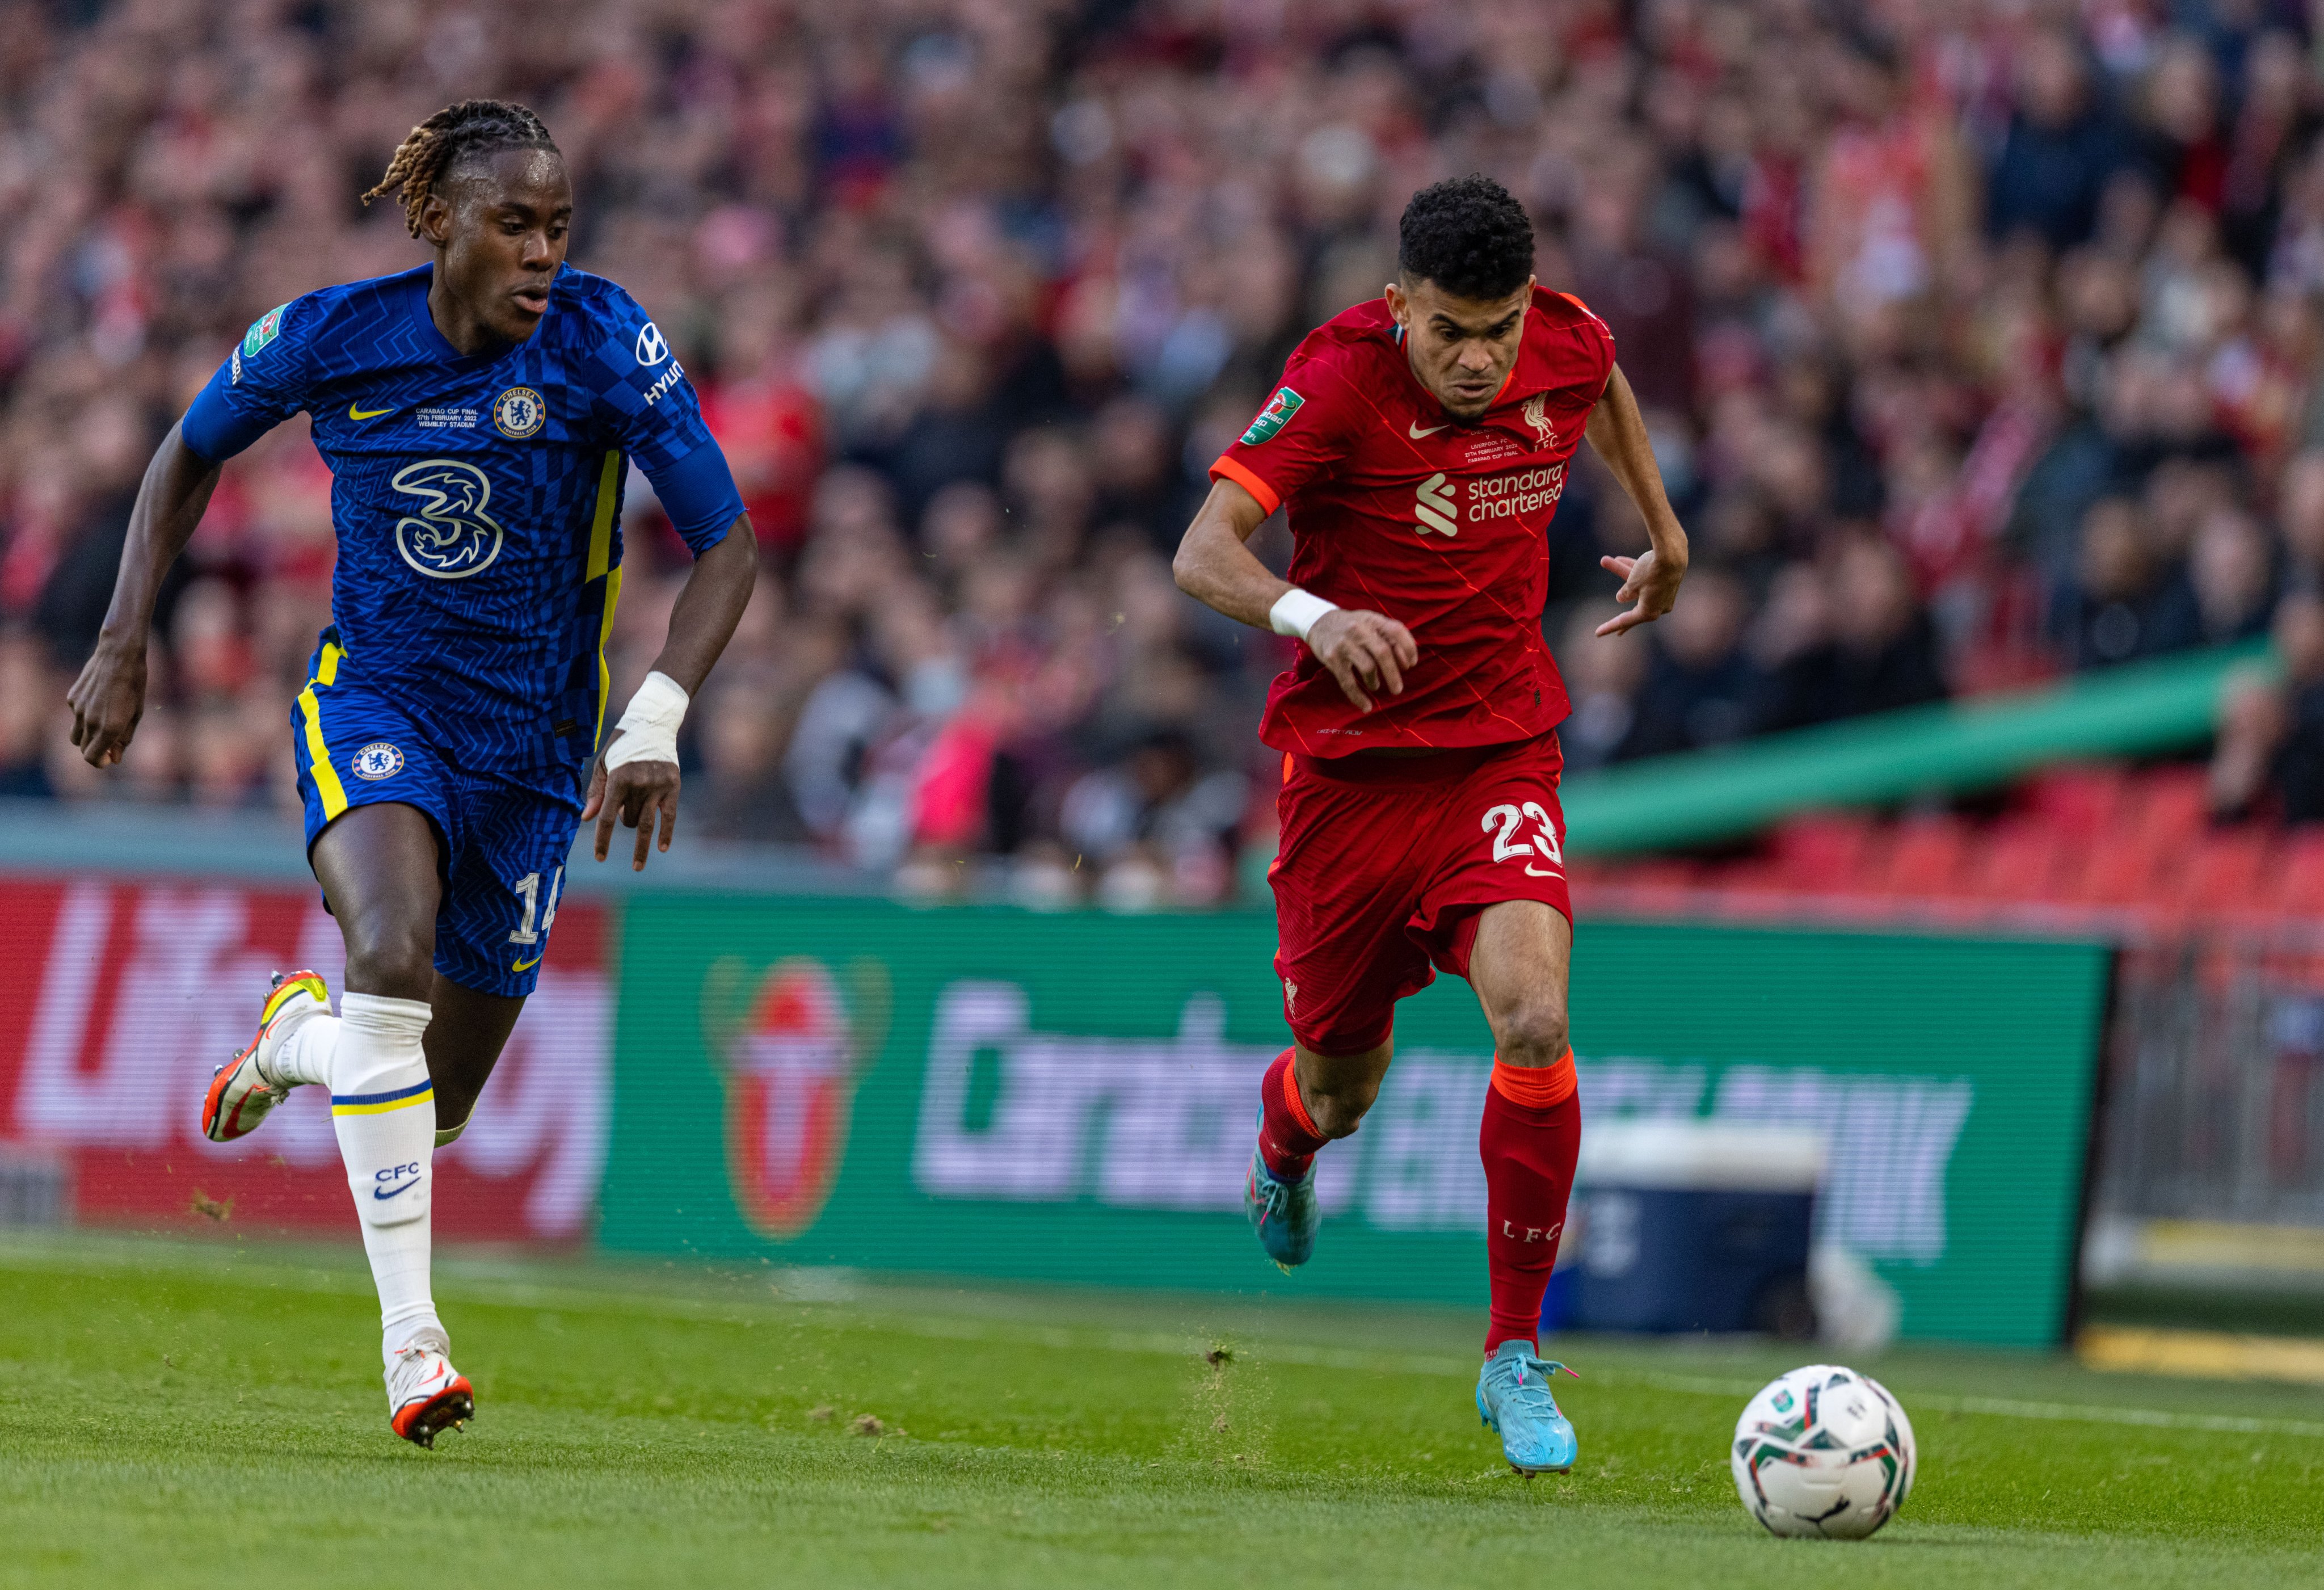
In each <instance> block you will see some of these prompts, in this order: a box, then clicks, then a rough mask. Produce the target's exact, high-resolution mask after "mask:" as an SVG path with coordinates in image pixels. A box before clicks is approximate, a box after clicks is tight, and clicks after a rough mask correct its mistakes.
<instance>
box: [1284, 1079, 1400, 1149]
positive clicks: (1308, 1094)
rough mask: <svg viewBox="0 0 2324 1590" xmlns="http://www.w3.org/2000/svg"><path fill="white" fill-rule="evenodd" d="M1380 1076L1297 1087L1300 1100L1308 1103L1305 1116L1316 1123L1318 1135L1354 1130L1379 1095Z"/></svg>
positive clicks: (1339, 1135) (1336, 1135)
mask: <svg viewBox="0 0 2324 1590" xmlns="http://www.w3.org/2000/svg"><path fill="white" fill-rule="evenodd" d="M1379 1090H1380V1085H1379V1078H1378V1077H1351V1078H1350V1079H1349V1080H1347V1081H1345V1082H1342V1083H1339V1084H1337V1085H1335V1086H1328V1087H1312V1088H1311V1087H1308V1086H1305V1084H1303V1085H1302V1086H1301V1087H1300V1090H1299V1091H1300V1094H1301V1098H1300V1102H1301V1103H1302V1104H1304V1105H1306V1106H1307V1118H1308V1119H1309V1120H1311V1121H1313V1122H1314V1123H1315V1132H1316V1134H1317V1135H1318V1136H1321V1137H1325V1138H1333V1139H1336V1138H1342V1137H1346V1136H1348V1135H1349V1134H1351V1132H1354V1131H1355V1129H1356V1128H1357V1127H1358V1126H1359V1125H1360V1124H1361V1123H1362V1122H1363V1118H1364V1113H1365V1112H1366V1111H1368V1110H1369V1109H1370V1108H1371V1107H1372V1101H1373V1100H1374V1099H1376V1098H1378V1097H1379Z"/></svg>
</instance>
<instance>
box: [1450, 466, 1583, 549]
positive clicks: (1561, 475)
mask: <svg viewBox="0 0 2324 1590" xmlns="http://www.w3.org/2000/svg"><path fill="white" fill-rule="evenodd" d="M1467 484H1468V494H1469V503H1468V507H1467V510H1466V511H1465V512H1464V511H1463V510H1462V504H1461V490H1462V488H1461V485H1459V484H1458V483H1456V482H1453V481H1451V480H1448V479H1447V478H1446V477H1445V475H1444V472H1443V470H1441V469H1440V470H1438V471H1437V472H1436V473H1435V474H1434V475H1432V476H1429V477H1428V478H1427V479H1426V480H1424V481H1422V482H1421V483H1420V489H1419V490H1418V491H1416V493H1414V494H1413V513H1414V514H1415V515H1416V517H1417V518H1418V519H1419V521H1420V533H1421V534H1423V535H1426V534H1428V533H1429V532H1431V531H1434V532H1436V533H1437V534H1438V535H1443V536H1453V535H1458V534H1460V532H1461V522H1462V520H1464V519H1465V520H1467V521H1468V522H1469V523H1471V524H1472V525H1474V524H1482V523H1484V522H1487V521H1488V520H1493V519H1525V518H1529V517H1530V516H1532V515H1533V514H1535V513H1542V512H1544V511H1545V510H1546V509H1548V508H1551V507H1554V506H1555V505H1556V503H1557V499H1558V498H1559V497H1561V496H1563V495H1565V466H1564V465H1563V464H1551V465H1548V466H1546V467H1543V468H1539V469H1519V470H1515V471H1512V472H1511V473H1509V474H1507V475H1489V476H1484V477H1483V478H1482V479H1479V480H1471V481H1470V482H1468V483H1467Z"/></svg>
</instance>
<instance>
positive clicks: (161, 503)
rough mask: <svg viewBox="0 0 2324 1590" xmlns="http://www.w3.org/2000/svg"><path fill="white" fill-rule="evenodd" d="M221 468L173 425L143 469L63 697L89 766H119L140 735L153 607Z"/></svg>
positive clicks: (75, 740) (190, 536) (75, 739)
mask: <svg viewBox="0 0 2324 1590" xmlns="http://www.w3.org/2000/svg"><path fill="white" fill-rule="evenodd" d="M220 468H221V466H219V465H217V464H213V463H211V462H210V461H209V460H208V459H207V458H203V457H202V456H201V455H200V454H199V453H197V452H195V451H194V450H193V449H192V448H189V447H188V446H187V445H186V444H185V441H184V439H182V438H181V437H180V435H179V434H178V427H177V426H175V425H172V426H171V427H170V434H169V435H167V436H165V437H163V438H162V439H161V447H160V448H156V449H155V450H154V454H153V461H152V463H151V464H149V465H147V466H146V468H145V478H144V480H143V483H142V484H140V485H139V486H138V488H137V503H136V505H135V506H134V507H133V508H132V509H131V510H130V513H129V539H128V541H127V542H126V544H124V546H123V547H122V549H121V571H120V573H119V575H118V576H117V577H116V578H115V580H114V585H113V602H112V605H110V606H108V607H107V608H106V614H105V627H104V628H103V629H102V630H100V631H99V632H98V633H97V650H96V651H95V652H92V653H91V654H90V656H89V660H88V662H87V664H85V665H84V666H83V667H82V669H81V670H80V677H79V678H78V679H75V680H74V681H73V687H72V689H70V690H69V691H68V692H67V693H66V696H65V700H66V701H67V703H68V704H69V705H70V706H71V707H72V715H73V728H72V743H73V744H75V745H77V746H78V747H79V748H80V753H81V755H82V756H83V757H85V758H86V759H87V760H88V764H89V765H90V766H91V767H107V766H110V765H112V764H113V763H117V762H119V761H120V760H121V754H122V753H123V752H124V751H126V750H127V749H128V748H129V741H130V738H131V736H133V735H135V734H136V733H137V721H138V719H139V718H141V717H143V716H144V713H145V642H146V636H147V632H148V631H150V630H151V629H152V626H153V604H154V602H155V601H156V600H157V599H158V598H159V596H161V580H162V578H163V577H164V576H165V575H167V574H168V573H169V572H170V565H171V564H172V563H175V562H176V561H177V560H178V554H179V553H180V552H182V551H184V550H186V543H187V542H188V541H190V540H192V539H193V534H194V527H195V526H196V525H198V524H199V523H200V522H202V512H203V510H204V509H206V508H208V506H209V501H210V493H211V492H212V491H213V490H214V489H216V487H217V483H218V475H219V472H220Z"/></svg>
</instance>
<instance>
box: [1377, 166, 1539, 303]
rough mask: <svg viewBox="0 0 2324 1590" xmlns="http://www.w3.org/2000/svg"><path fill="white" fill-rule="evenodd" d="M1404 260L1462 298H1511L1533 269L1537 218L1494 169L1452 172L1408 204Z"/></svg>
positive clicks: (1402, 232) (1415, 276)
mask: <svg viewBox="0 0 2324 1590" xmlns="http://www.w3.org/2000/svg"><path fill="white" fill-rule="evenodd" d="M1396 264H1397V270H1398V271H1400V272H1402V273H1404V275H1405V276H1406V278H1407V279H1409V280H1412V281H1415V282H1419V281H1427V282H1435V283H1436V285H1437V286H1438V287H1440V288H1442V289H1443V291H1446V292H1449V293H1451V294H1452V296H1453V297H1454V298H1470V299H1486V300H1491V299H1499V298H1507V297H1508V295H1509V294H1511V293H1512V292H1515V291H1517V289H1518V288H1520V287H1523V286H1524V285H1525V284H1526V277H1528V276H1530V275H1532V274H1533V222H1532V220H1531V219H1530V218H1529V217H1527V216H1526V211H1525V206H1523V205H1521V204H1519V203H1518V202H1517V199H1515V198H1513V197H1512V196H1511V195H1510V193H1509V190H1508V189H1506V188H1504V187H1502V186H1501V185H1500V184H1499V182H1496V181H1494V180H1492V179H1491V178H1490V177H1487V176H1482V175H1480V174H1478V173H1476V172H1473V171H1472V172H1471V173H1470V174H1469V175H1468V176H1465V177H1447V178H1446V179H1445V180H1443V181H1442V182H1431V183H1430V184H1429V185H1428V186H1427V187H1425V188H1423V189H1422V190H1420V191H1419V192H1417V193H1416V194H1414V195H1413V196H1412V202H1411V203H1410V204H1407V205H1406V206H1405V207H1404V219H1403V220H1402V221H1401V222H1399V223H1398V224H1397V254H1396Z"/></svg>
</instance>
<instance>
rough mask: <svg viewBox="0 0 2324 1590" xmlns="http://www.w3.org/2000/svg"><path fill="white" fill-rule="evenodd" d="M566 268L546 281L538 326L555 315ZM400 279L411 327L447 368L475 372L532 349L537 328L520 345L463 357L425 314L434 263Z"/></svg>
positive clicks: (434, 268)
mask: <svg viewBox="0 0 2324 1590" xmlns="http://www.w3.org/2000/svg"><path fill="white" fill-rule="evenodd" d="M567 268H568V267H567V266H566V265H564V264H559V265H558V267H557V274H556V275H555V276H553V277H551V278H550V279H549V312H548V314H544V315H543V316H541V318H540V326H541V327H546V326H547V325H548V324H549V315H553V314H555V313H556V312H557V289H558V286H559V285H560V284H561V283H562V282H564V280H565V273H566V271H567ZM402 280H403V284H404V295H405V296H404V309H405V310H406V311H407V312H408V313H409V314H410V316H411V320H412V324H413V326H414V327H416V328H418V330H419V333H420V339H421V340H422V341H423V342H425V343H426V344H427V345H428V347H429V348H430V349H432V350H433V351H434V353H435V355H436V356H437V358H438V359H439V360H441V361H442V362H443V363H445V364H447V365H473V366H475V367H476V368H478V369H486V368H489V367H490V366H492V365H496V364H498V363H500V362H501V361H502V360H503V359H504V358H506V357H508V356H509V355H511V354H512V353H514V352H516V351H517V350H518V349H519V348H521V347H530V346H532V343H533V341H534V339H536V338H538V337H539V336H540V327H536V328H534V330H533V333H532V337H529V338H527V339H526V340H525V341H523V342H512V343H510V344H509V345H508V346H507V347H502V348H495V349H493V350H492V351H490V352H487V353H481V354H464V353H462V352H461V351H460V350H459V349H458V348H457V347H453V346H452V342H451V339H450V338H449V337H446V336H445V335H444V333H443V332H442V331H440V330H438V328H437V325H436V317H435V316H433V315H431V314H429V312H428V289H429V287H430V286H432V285H433V284H434V283H435V281H436V264H435V262H434V261H432V260H431V261H429V263H427V264H424V265H415V266H414V267H412V268H411V269H410V270H409V271H406V272H405V273H403V278H402Z"/></svg>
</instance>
